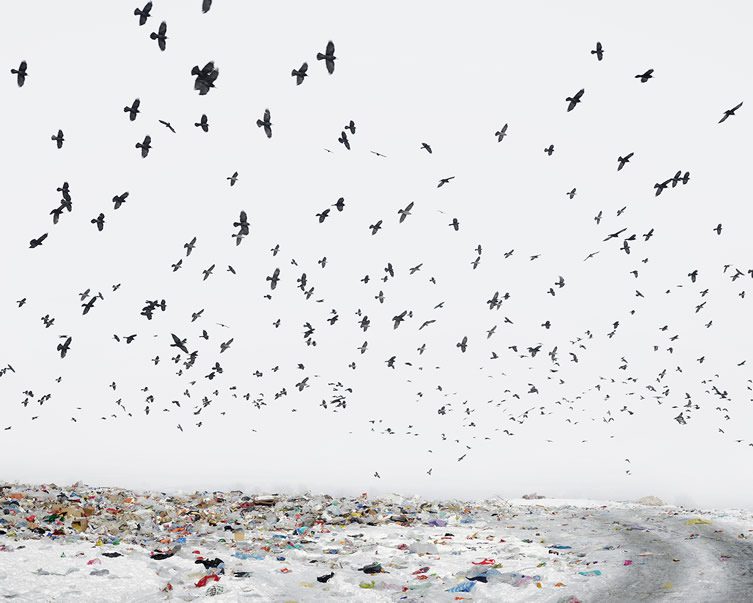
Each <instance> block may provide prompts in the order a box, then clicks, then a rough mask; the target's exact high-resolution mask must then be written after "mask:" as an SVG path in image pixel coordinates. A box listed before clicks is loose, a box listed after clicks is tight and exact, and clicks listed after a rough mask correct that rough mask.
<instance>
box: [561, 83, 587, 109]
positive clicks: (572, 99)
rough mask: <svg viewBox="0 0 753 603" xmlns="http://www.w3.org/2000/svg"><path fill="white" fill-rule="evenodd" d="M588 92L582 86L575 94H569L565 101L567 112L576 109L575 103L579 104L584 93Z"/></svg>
mask: <svg viewBox="0 0 753 603" xmlns="http://www.w3.org/2000/svg"><path fill="white" fill-rule="evenodd" d="M585 92H586V89H585V88H581V89H580V90H578V92H576V93H575V94H574V95H573V96H568V97H567V98H566V99H565V102H566V103H567V112H568V113H569V112H570V111H572V110H573V109H575V105H577V104H578V103H579V102H581V100H580V99H581V98H583V94H584V93H585Z"/></svg>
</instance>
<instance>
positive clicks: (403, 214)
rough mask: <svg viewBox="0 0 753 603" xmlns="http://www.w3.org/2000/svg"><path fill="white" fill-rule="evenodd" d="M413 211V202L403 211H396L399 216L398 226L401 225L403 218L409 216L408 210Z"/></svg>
mask: <svg viewBox="0 0 753 603" xmlns="http://www.w3.org/2000/svg"><path fill="white" fill-rule="evenodd" d="M411 209H413V201H411V202H410V203H408V205H406V206H405V209H398V210H397V213H398V214H399V215H400V224H402V223H403V221H404V220H405V218H407V217H408V216H410V215H411V213H410V210H411Z"/></svg>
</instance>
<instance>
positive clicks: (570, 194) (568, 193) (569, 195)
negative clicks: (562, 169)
mask: <svg viewBox="0 0 753 603" xmlns="http://www.w3.org/2000/svg"><path fill="white" fill-rule="evenodd" d="M565 195H567V196H568V197H570V199H572V198H573V197H575V189H572V190H571V191H568V192H567V193H565Z"/></svg>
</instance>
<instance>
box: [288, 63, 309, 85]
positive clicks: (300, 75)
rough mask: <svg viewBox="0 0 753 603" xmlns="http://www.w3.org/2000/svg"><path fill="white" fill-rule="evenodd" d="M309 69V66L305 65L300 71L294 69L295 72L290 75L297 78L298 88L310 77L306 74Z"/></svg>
mask: <svg viewBox="0 0 753 603" xmlns="http://www.w3.org/2000/svg"><path fill="white" fill-rule="evenodd" d="M308 68H309V64H308V63H304V64H303V65H301V66H300V67H299V68H298V69H293V71H291V72H290V75H292V76H293V77H294V78H295V85H296V86H300V85H301V84H302V83H303V79H304V78H305V77H308V74H307V73H306V72H307V71H308Z"/></svg>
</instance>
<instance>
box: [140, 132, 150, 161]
mask: <svg viewBox="0 0 753 603" xmlns="http://www.w3.org/2000/svg"><path fill="white" fill-rule="evenodd" d="M136 148H137V149H141V156H142V157H146V156H147V155H149V151H150V150H151V148H152V137H151V136H149V134H147V135H146V136H144V141H143V142H137V143H136Z"/></svg>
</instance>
